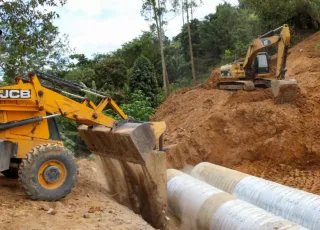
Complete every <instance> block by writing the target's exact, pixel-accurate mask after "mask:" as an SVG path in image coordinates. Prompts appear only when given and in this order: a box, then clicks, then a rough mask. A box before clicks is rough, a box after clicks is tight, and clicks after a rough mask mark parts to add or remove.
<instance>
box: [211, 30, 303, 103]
mask: <svg viewBox="0 0 320 230" xmlns="http://www.w3.org/2000/svg"><path fill="white" fill-rule="evenodd" d="M278 31H280V33H279V34H276V33H277V32H278ZM277 44H278V47H277V66H276V79H272V78H268V77H270V73H271V66H270V59H269V56H268V53H267V52H262V51H263V50H264V49H265V48H267V47H270V46H273V45H277ZM289 47H290V30H289V27H288V25H287V24H284V25H283V26H281V27H279V28H277V29H275V30H272V31H269V32H267V33H266V34H264V35H262V36H260V37H259V38H257V39H255V40H253V41H252V43H251V44H250V46H249V48H248V51H247V55H246V57H245V58H244V59H243V58H242V59H239V60H237V61H235V62H233V63H231V64H228V65H224V66H221V67H220V76H219V78H218V81H217V84H216V86H217V89H222V90H245V91H253V90H255V88H256V87H265V88H271V89H272V93H273V95H274V98H275V101H276V103H286V102H291V101H292V99H293V98H294V96H295V94H296V87H297V81H296V80H295V79H285V74H286V71H287V69H286V62H287V56H288V49H289Z"/></svg>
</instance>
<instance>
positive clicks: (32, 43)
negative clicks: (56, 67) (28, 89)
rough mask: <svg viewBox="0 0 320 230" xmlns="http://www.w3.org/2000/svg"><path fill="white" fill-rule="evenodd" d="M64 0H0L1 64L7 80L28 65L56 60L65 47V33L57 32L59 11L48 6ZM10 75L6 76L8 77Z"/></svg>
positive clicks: (42, 65) (58, 4)
mask: <svg viewBox="0 0 320 230" xmlns="http://www.w3.org/2000/svg"><path fill="white" fill-rule="evenodd" d="M65 3H66V0H50V1H42V0H32V1H30V0H12V1H1V2H0V26H1V28H2V30H3V35H2V37H3V39H2V44H1V51H0V52H1V54H3V55H5V56H6V58H1V60H0V61H1V63H0V68H1V69H2V71H3V72H4V75H5V79H7V80H8V81H10V78H11V77H14V76H15V75H17V74H25V72H26V71H27V70H30V69H40V70H41V69H43V68H44V67H45V66H50V65H52V64H55V63H56V62H57V60H59V59H61V58H62V57H63V54H64V53H65V52H67V51H69V49H68V44H67V37H65V36H60V34H59V31H58V28H57V27H56V26H54V25H53V20H54V19H56V18H58V17H59V15H58V14H57V13H56V12H54V11H50V10H48V8H47V7H50V8H53V7H57V6H60V5H64V4H65ZM8 77H9V78H8Z"/></svg>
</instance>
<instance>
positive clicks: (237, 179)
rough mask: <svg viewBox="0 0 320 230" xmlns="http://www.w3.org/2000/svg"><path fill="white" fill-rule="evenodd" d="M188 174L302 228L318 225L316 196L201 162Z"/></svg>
mask: <svg viewBox="0 0 320 230" xmlns="http://www.w3.org/2000/svg"><path fill="white" fill-rule="evenodd" d="M191 175H192V176H193V177H195V178H197V179H200V180H202V181H204V182H206V183H208V184H210V185H212V186H215V187H217V188H219V189H221V190H223V191H225V192H227V193H230V194H232V195H233V196H235V197H237V198H239V199H241V200H244V201H247V202H249V203H251V204H254V205H256V206H258V207H260V208H263V209H264V210H266V211H268V212H271V213H273V214H275V215H278V216H281V217H283V218H285V219H287V220H290V221H292V222H294V223H297V224H300V225H302V226H304V227H306V228H309V229H314V230H319V229H320V196H318V195H315V194H312V193H308V192H304V191H301V190H298V189H294V188H291V187H287V186H284V185H281V184H278V183H275V182H271V181H268V180H264V179H261V178H258V177H255V176H251V175H248V174H245V173H241V172H238V171H235V170H232V169H228V168H225V167H221V166H218V165H214V164H211V163H207V162H203V163H200V164H198V165H196V166H195V167H194V168H193V169H192V171H191Z"/></svg>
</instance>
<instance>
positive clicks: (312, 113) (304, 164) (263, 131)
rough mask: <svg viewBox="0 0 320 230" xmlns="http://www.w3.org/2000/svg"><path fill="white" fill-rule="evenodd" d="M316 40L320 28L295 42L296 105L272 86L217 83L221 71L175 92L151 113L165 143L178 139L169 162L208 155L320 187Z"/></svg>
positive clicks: (291, 69) (291, 74) (291, 72)
mask: <svg viewBox="0 0 320 230" xmlns="http://www.w3.org/2000/svg"><path fill="white" fill-rule="evenodd" d="M319 43H320V32H318V33H316V34H314V35H313V36H311V37H309V38H308V39H306V40H305V41H303V42H302V43H300V44H298V45H297V46H295V47H293V48H292V49H290V54H289V58H288V62H287V66H288V73H287V78H296V79H297V82H298V86H299V93H298V96H297V98H296V100H295V101H294V103H293V104H282V105H277V104H274V102H273V99H272V93H271V90H270V89H265V90H256V91H255V92H244V91H241V92H229V91H228V92H227V91H220V90H216V89H214V87H212V85H214V82H215V74H216V73H215V74H213V76H212V77H211V79H210V80H209V81H208V82H207V83H206V84H204V85H203V86H201V87H198V88H193V89H191V90H183V91H178V92H176V93H175V94H173V95H171V96H170V97H169V98H168V99H167V100H166V101H165V102H164V103H163V104H162V105H161V106H160V107H159V108H158V109H157V112H156V114H155V116H154V117H153V120H164V121H166V123H167V126H168V129H167V132H166V134H165V143H166V144H167V145H173V144H176V145H174V146H173V147H172V148H170V149H169V150H168V152H167V155H168V167H174V168H183V167H184V166H185V165H189V164H190V165H194V164H196V163H199V162H201V161H208V162H212V163H215V164H220V165H223V166H226V167H229V168H234V169H238V170H240V171H243V172H247V173H250V174H253V175H257V176H261V177H264V178H267V179H270V180H273V181H278V182H280V183H283V184H287V185H290V186H293V187H298V188H301V189H304V190H307V191H312V192H315V193H320V183H318V180H317V175H318V174H319V172H320V170H318V169H317V167H316V166H317V165H319V163H320V141H319V137H320V116H319V114H320V107H319V103H320V94H319V92H318V89H319V87H320V68H319V63H320V54H319V53H318V50H317V45H318V44H319ZM311 181H312V182H311ZM310 183H311V184H310Z"/></svg>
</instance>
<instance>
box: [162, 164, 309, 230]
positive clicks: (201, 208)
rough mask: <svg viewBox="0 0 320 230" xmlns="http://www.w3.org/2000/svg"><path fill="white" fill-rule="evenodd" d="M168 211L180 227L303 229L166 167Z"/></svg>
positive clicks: (187, 229)
mask: <svg viewBox="0 0 320 230" xmlns="http://www.w3.org/2000/svg"><path fill="white" fill-rule="evenodd" d="M167 177H168V184H167V190H168V202H169V209H170V211H171V212H172V213H173V214H174V215H175V216H177V217H178V218H179V219H180V220H181V227H180V229H183V230H191V229H192V230H196V229H199V230H211V229H212V230H238V229H239V230H240V229H241V230H258V229H259V230H260V229H261V230H274V229H278V230H280V229H286V230H293V229H294V230H298V229H299V230H301V229H306V228H303V227H302V226H299V225H297V224H295V223H292V222H290V221H288V220H285V219H283V218H281V217H278V216H275V215H273V214H271V213H269V212H266V211H265V210H263V209H261V208H258V207H256V206H254V205H252V204H250V203H247V202H245V201H242V200H240V199H237V198H236V197H234V196H232V195H230V194H228V193H225V192H223V191H222V190H220V189H217V188H215V187H213V186H211V185H209V184H207V183H205V182H203V181H200V180H198V179H195V178H193V177H191V176H189V175H187V174H185V173H182V172H180V171H178V170H175V169H168V170H167Z"/></svg>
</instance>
